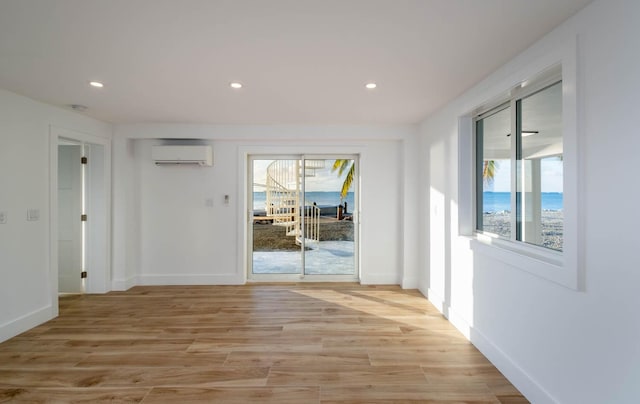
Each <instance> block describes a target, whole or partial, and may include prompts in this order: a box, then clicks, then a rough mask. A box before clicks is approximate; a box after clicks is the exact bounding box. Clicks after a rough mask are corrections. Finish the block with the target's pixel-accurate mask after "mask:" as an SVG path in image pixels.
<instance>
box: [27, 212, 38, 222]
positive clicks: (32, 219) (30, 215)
mask: <svg viewBox="0 0 640 404" xmlns="http://www.w3.org/2000/svg"><path fill="white" fill-rule="evenodd" d="M38 219H40V210H39V209H27V221H29V222H35V221H37V220H38Z"/></svg>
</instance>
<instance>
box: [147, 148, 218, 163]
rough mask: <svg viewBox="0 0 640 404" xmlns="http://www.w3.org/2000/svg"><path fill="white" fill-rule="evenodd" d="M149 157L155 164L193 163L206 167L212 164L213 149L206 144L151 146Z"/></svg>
mask: <svg viewBox="0 0 640 404" xmlns="http://www.w3.org/2000/svg"><path fill="white" fill-rule="evenodd" d="M151 157H152V159H153V161H154V162H155V163H156V165H165V164H193V165H199V166H206V167H210V166H212V165H213V149H212V148H211V146H208V145H197V146H196V145H189V146H187V145H165V146H152V148H151Z"/></svg>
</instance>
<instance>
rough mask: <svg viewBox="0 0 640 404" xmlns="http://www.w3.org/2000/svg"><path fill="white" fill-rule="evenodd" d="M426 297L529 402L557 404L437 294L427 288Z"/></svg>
mask: <svg viewBox="0 0 640 404" xmlns="http://www.w3.org/2000/svg"><path fill="white" fill-rule="evenodd" d="M423 293H424V292H423ZM426 296H427V298H428V299H429V301H430V302H431V304H433V305H434V306H435V307H436V309H438V310H439V311H440V312H441V313H442V314H444V315H445V317H447V319H448V320H449V322H450V323H451V324H452V325H453V326H454V327H456V328H457V329H458V330H459V331H460V332H461V333H462V334H463V335H464V336H465V337H466V338H467V339H469V341H471V343H472V344H473V345H474V346H475V347H476V348H478V350H479V351H480V352H481V353H482V354H483V355H484V356H486V357H487V359H489V361H490V362H491V363H492V364H493V365H494V366H495V367H496V368H498V370H499V371H500V372H502V374H504V375H505V377H506V378H507V379H509V381H510V382H511V383H512V384H513V385H514V386H515V387H516V388H517V389H518V390H520V392H521V393H522V394H523V395H524V396H525V397H526V398H527V399H528V400H529V401H531V402H533V403H557V402H558V401H557V400H556V399H554V398H553V397H552V396H551V395H550V394H549V393H548V392H547V391H546V390H545V389H544V388H543V387H542V386H541V385H540V384H539V383H537V382H536V381H535V380H534V379H533V378H531V376H529V375H528V374H527V373H526V372H525V371H524V370H523V369H522V368H521V367H520V366H518V364H517V363H515V362H514V361H513V360H512V359H511V358H510V357H509V356H508V355H507V354H506V353H505V352H503V351H502V350H501V349H500V348H499V347H498V346H496V345H495V344H494V343H493V342H491V341H490V340H489V339H488V338H487V337H486V336H485V335H484V334H483V333H482V332H481V331H480V330H478V329H477V328H475V327H473V326H471V325H470V324H469V323H468V322H467V320H466V319H464V317H463V316H461V315H459V313H458V312H456V310H454V309H453V308H452V307H451V306H449V305H448V304H447V303H446V302H445V301H444V299H443V297H442V296H440V294H439V293H437V292H436V291H434V290H433V289H430V288H429V289H428V290H427V295H426Z"/></svg>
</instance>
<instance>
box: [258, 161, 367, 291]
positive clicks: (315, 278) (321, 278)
mask: <svg viewBox="0 0 640 404" xmlns="http://www.w3.org/2000/svg"><path fill="white" fill-rule="evenodd" d="M337 159H348V160H353V161H354V167H355V170H354V182H353V185H352V192H353V193H354V205H355V206H353V208H352V210H353V232H354V235H353V243H354V252H353V266H354V270H353V274H348V275H338V274H334V275H322V274H312V275H309V274H305V268H306V262H305V260H306V252H305V243H306V240H305V239H306V237H302V240H301V241H302V243H301V246H300V254H301V267H300V272H298V273H292V274H254V273H253V202H254V201H253V186H254V182H255V179H254V169H253V166H254V161H256V160H300V162H301V167H302V174H301V186H300V191H299V192H300V204H301V205H302V206H304V204H305V194H306V180H305V179H306V176H305V174H306V173H305V170H306V168H305V166H306V164H305V161H306V160H337ZM246 161H247V171H246V172H247V181H246V183H247V191H246V192H247V198H246V199H247V216H248V217H247V238H246V239H247V244H246V245H247V261H246V262H247V266H246V268H247V273H246V276H247V279H248V280H249V281H250V282H358V281H359V279H360V259H359V258H360V253H359V251H360V171H359V168H360V167H359V166H360V155H359V154H335V153H329V154H327V153H322V154H321V153H318V154H310V153H307V154H296V153H293V154H271V153H264V154H263V153H249V154H247V159H246ZM301 220H302V228H303V229H304V228H305V223H304V215H302V217H301Z"/></svg>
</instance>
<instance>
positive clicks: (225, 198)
mask: <svg viewBox="0 0 640 404" xmlns="http://www.w3.org/2000/svg"><path fill="white" fill-rule="evenodd" d="M224 204H225V205H228V204H229V195H225V196H224Z"/></svg>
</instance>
